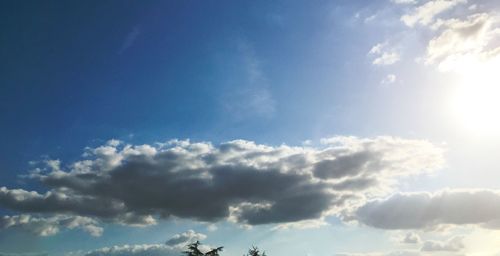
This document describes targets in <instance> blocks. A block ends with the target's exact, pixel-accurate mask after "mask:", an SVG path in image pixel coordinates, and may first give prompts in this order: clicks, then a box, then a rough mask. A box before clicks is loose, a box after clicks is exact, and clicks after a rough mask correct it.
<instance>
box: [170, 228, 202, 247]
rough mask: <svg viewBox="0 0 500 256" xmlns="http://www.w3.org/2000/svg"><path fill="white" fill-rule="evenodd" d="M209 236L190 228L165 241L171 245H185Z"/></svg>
mask: <svg viewBox="0 0 500 256" xmlns="http://www.w3.org/2000/svg"><path fill="white" fill-rule="evenodd" d="M205 238H207V236H206V235H204V234H202V233H196V232H195V231H194V230H192V229H190V230H188V231H186V232H184V233H181V234H177V235H174V236H173V237H172V238H170V239H169V240H167V242H165V244H166V245H170V246H179V245H180V246H185V245H187V244H190V243H193V242H196V241H201V240H204V239H205Z"/></svg>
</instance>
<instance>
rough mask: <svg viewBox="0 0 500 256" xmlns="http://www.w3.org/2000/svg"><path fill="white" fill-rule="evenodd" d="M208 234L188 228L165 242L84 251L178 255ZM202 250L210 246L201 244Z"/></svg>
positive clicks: (109, 255)
mask: <svg viewBox="0 0 500 256" xmlns="http://www.w3.org/2000/svg"><path fill="white" fill-rule="evenodd" d="M205 238H206V235H204V234H201V233H197V232H195V231H193V230H188V231H186V232H184V233H181V234H176V235H174V236H173V237H172V238H170V239H169V240H167V241H166V242H165V244H135V245H115V246H111V247H104V248H101V249H97V250H93V251H90V252H86V253H83V255H84V256H171V255H172V256H174V255H175V256H178V255H179V254H181V253H182V251H183V250H184V249H185V247H186V246H187V245H188V244H189V243H192V242H195V241H198V240H204V239H205ZM200 249H201V250H202V251H208V250H209V249H210V248H209V247H207V246H205V245H201V246H200Z"/></svg>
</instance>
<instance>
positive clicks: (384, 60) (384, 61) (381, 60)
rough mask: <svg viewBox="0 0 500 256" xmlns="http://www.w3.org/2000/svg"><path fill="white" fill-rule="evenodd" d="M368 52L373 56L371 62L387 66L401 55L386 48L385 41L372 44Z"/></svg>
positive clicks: (396, 60)
mask: <svg viewBox="0 0 500 256" xmlns="http://www.w3.org/2000/svg"><path fill="white" fill-rule="evenodd" d="M368 54H370V55H372V56H375V57H374V59H373V61H372V64H373V65H378V66H388V65H392V64H394V63H396V62H398V61H399V60H400V59H401V57H400V55H399V53H398V52H396V51H395V50H394V49H387V43H379V44H376V45H374V46H373V47H372V48H371V49H370V51H369V52H368Z"/></svg>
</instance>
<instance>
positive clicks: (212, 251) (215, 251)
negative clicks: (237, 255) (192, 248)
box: [205, 246, 224, 256]
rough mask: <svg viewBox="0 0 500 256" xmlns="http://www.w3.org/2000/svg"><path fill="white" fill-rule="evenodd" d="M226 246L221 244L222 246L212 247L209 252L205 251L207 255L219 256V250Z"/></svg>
mask: <svg viewBox="0 0 500 256" xmlns="http://www.w3.org/2000/svg"><path fill="white" fill-rule="evenodd" d="M223 248H224V247H222V246H220V247H217V248H215V249H212V250H210V251H208V252H206V253H205V256H219V252H222V249H223Z"/></svg>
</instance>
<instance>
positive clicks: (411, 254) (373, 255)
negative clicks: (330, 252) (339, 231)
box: [335, 251, 422, 256]
mask: <svg viewBox="0 0 500 256" xmlns="http://www.w3.org/2000/svg"><path fill="white" fill-rule="evenodd" d="M420 255H422V253H420V252H417V251H393V252H369V253H337V254H335V256H420Z"/></svg>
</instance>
